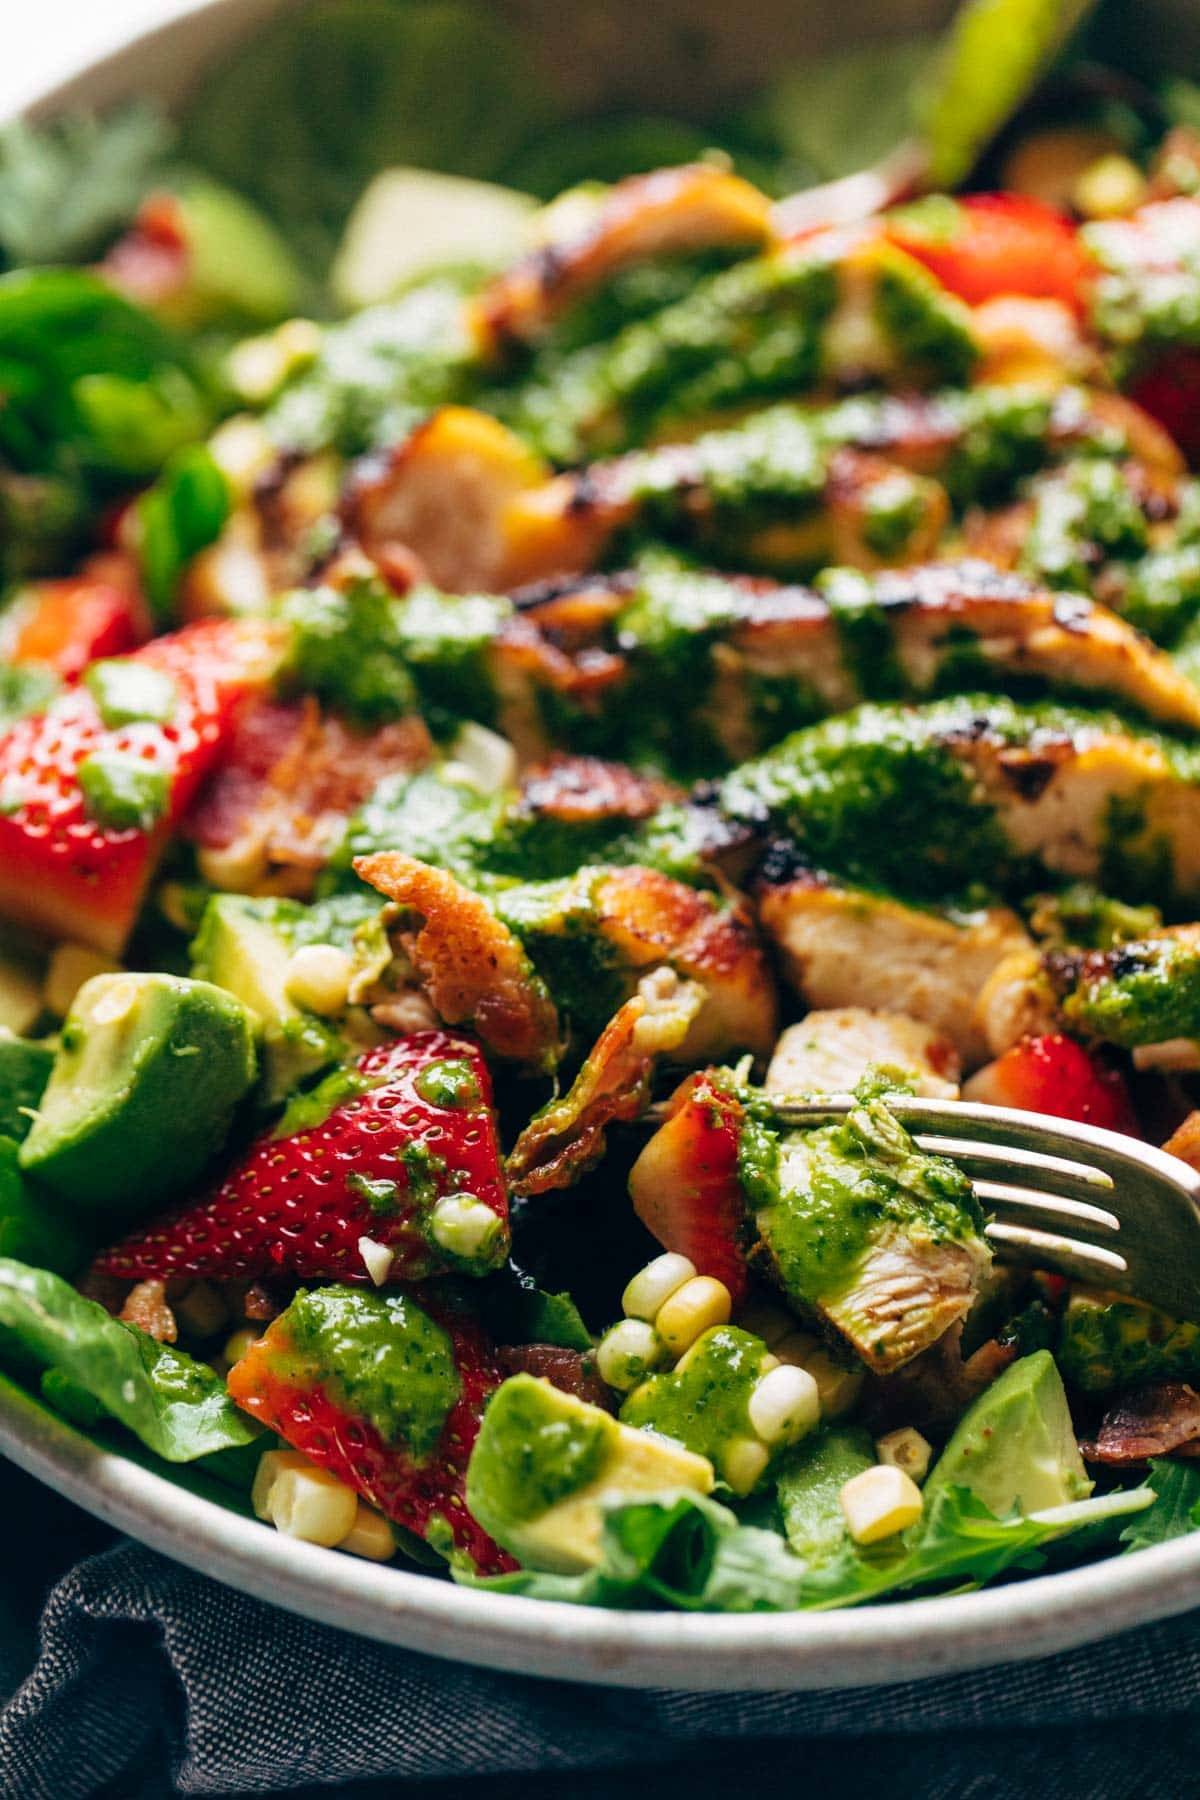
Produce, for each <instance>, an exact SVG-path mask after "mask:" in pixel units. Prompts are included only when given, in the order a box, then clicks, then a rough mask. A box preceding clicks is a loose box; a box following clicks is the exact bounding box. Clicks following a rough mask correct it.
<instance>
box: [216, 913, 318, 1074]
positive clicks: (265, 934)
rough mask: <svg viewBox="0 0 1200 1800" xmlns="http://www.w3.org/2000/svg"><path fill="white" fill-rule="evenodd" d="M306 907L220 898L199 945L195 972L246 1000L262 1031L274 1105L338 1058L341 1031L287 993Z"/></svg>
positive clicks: (265, 1072)
mask: <svg viewBox="0 0 1200 1800" xmlns="http://www.w3.org/2000/svg"><path fill="white" fill-rule="evenodd" d="M304 914H305V909H304V908H303V907H302V906H301V905H300V904H299V903H298V902H297V901H294V900H251V899H247V898H245V897H244V896H242V895H241V894H214V895H213V897H212V899H211V900H210V901H209V903H208V905H207V906H206V907H205V909H204V917H203V919H202V920H201V923H200V930H199V932H198V933H197V935H196V938H195V940H194V941H193V944H192V969H193V972H194V974H195V975H197V976H198V977H200V978H201V979H202V980H203V981H206V982H208V981H211V982H213V983H215V984H216V986H217V987H219V988H223V989H225V990H226V991H227V992H228V993H230V994H232V995H234V997H235V998H236V999H238V1000H240V1001H241V1003H242V1005H243V1006H244V1007H247V1008H248V1009H249V1011H250V1013H251V1014H252V1015H253V1018H254V1021H255V1023H256V1025H257V1027H258V1028H259V1030H260V1031H261V1034H262V1059H263V1076H264V1086H265V1093H264V1099H265V1100H266V1101H267V1103H268V1104H271V1105H273V1104H274V1103H275V1102H276V1101H279V1100H282V1099H284V1098H285V1096H286V1095H288V1094H289V1093H291V1092H292V1090H293V1089H294V1088H296V1087H298V1086H300V1085H301V1083H303V1082H304V1081H306V1080H307V1079H308V1078H309V1077H310V1076H312V1075H316V1074H317V1073H319V1072H320V1071H321V1070H322V1069H327V1068H328V1067H329V1066H330V1064H331V1063H334V1062H336V1061H337V1060H338V1058H339V1054H340V1051H341V1040H340V1038H339V1037H338V1034H337V1033H336V1032H335V1031H333V1030H332V1029H331V1028H330V1027H329V1026H328V1025H326V1024H325V1023H324V1022H323V1021H322V1020H321V1019H318V1018H317V1016H316V1014H315V1013H310V1012H305V1011H303V1010H302V1009H301V1008H300V1007H298V1006H297V1005H296V1004H295V1002H294V1001H292V1000H289V999H288V995H287V966H288V961H289V959H290V957H291V954H292V950H293V948H294V947H295V946H294V942H293V932H294V930H295V927H296V925H297V923H298V921H300V920H302V919H303V917H304Z"/></svg>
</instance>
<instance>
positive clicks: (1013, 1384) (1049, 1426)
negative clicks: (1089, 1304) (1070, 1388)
mask: <svg viewBox="0 0 1200 1800" xmlns="http://www.w3.org/2000/svg"><path fill="white" fill-rule="evenodd" d="M1092 1485H1093V1484H1092V1482H1091V1481H1089V1479H1088V1474H1087V1470H1086V1469H1085V1468H1084V1466H1083V1458H1082V1456H1081V1455H1080V1454H1079V1446H1078V1444H1077V1443H1076V1441H1075V1428H1074V1426H1073V1425H1072V1423H1071V1412H1070V1408H1069V1407H1068V1405H1067V1396H1066V1391H1065V1390H1064V1388H1063V1383H1062V1376H1061V1375H1060V1374H1059V1372H1058V1366H1057V1364H1056V1363H1055V1361H1054V1358H1053V1357H1052V1356H1051V1354H1050V1352H1049V1351H1048V1350H1035V1351H1034V1353H1033V1355H1032V1356H1023V1357H1021V1359H1020V1361H1019V1362H1015V1363H1013V1364H1012V1365H1011V1367H1009V1368H1007V1369H1006V1370H1005V1371H1004V1373H1003V1375H1001V1376H1000V1377H999V1379H998V1380H996V1381H994V1382H993V1383H992V1385H991V1387H990V1388H987V1389H985V1391H984V1392H983V1393H982V1394H980V1396H979V1398H978V1399H977V1400H976V1401H974V1402H973V1403H972V1405H971V1406H970V1407H968V1409H967V1411H966V1412H965V1413H964V1414H963V1417H962V1418H961V1419H960V1420H959V1422H958V1425H957V1427H956V1429H955V1432H954V1435H953V1437H952V1438H951V1439H950V1442H949V1443H948V1444H947V1445H946V1448H945V1449H944V1450H943V1451H942V1454H941V1456H940V1457H939V1458H938V1460H937V1463H936V1465H935V1467H934V1470H933V1473H932V1474H931V1475H930V1477H929V1480H928V1481H927V1482H926V1484H925V1508H926V1511H927V1512H928V1511H929V1509H930V1508H931V1507H932V1505H933V1503H934V1501H935V1499H936V1498H937V1496H938V1495H939V1494H941V1493H942V1492H944V1490H945V1489H947V1488H951V1487H964V1488H969V1489H970V1491H971V1492H972V1493H973V1494H974V1495H975V1497H976V1498H977V1499H979V1500H982V1502H983V1504H984V1505H985V1506H986V1507H987V1509H988V1511H989V1512H992V1513H995V1515H996V1517H997V1518H998V1519H1003V1518H1005V1517H1006V1516H1007V1515H1008V1514H1009V1513H1010V1512H1011V1511H1012V1510H1013V1508H1014V1507H1019V1508H1020V1510H1021V1511H1022V1512H1025V1513H1031V1512H1040V1511H1043V1510H1044V1509H1046V1508H1049V1507H1053V1506H1066V1505H1067V1504H1068V1503H1069V1502H1071V1501H1073V1500H1086V1499H1087V1497H1088V1495H1089V1494H1090V1493H1091V1491H1092Z"/></svg>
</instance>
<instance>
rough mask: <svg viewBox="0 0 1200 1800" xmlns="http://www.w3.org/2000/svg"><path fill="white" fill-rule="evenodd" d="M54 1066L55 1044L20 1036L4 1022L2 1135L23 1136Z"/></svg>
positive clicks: (0, 1036)
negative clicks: (39, 1042)
mask: <svg viewBox="0 0 1200 1800" xmlns="http://www.w3.org/2000/svg"><path fill="white" fill-rule="evenodd" d="M53 1066H54V1046H53V1045H52V1044H38V1043H34V1042H33V1040H32V1039H30V1038H22V1037H17V1036H16V1035H15V1033H13V1032H11V1031H9V1030H7V1028H6V1027H4V1026H2V1025H0V1134H2V1135H3V1136H4V1137H9V1138H17V1139H20V1138H23V1137H25V1136H26V1135H27V1133H28V1131H29V1125H30V1113H31V1112H32V1110H33V1108H34V1107H35V1106H36V1105H37V1103H38V1101H39V1100H40V1099H41V1097H42V1093H43V1090H44V1089H45V1086H46V1083H47V1082H48V1081H49V1079H50V1071H51V1069H52V1068H53Z"/></svg>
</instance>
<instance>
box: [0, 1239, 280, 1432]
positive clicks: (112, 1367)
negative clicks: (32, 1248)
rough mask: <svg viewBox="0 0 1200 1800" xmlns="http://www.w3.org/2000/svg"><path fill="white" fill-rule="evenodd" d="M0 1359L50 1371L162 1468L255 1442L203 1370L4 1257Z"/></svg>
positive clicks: (65, 1286) (249, 1425)
mask: <svg viewBox="0 0 1200 1800" xmlns="http://www.w3.org/2000/svg"><path fill="white" fill-rule="evenodd" d="M0 1350H2V1351H3V1353H4V1358H5V1360H6V1361H9V1360H12V1361H15V1362H18V1363H20V1362H25V1363H27V1364H28V1363H30V1362H32V1363H33V1365H34V1366H35V1367H37V1368H39V1369H41V1370H50V1369H53V1370H57V1371H58V1373H59V1374H60V1376H62V1377H63V1378H64V1379H65V1381H66V1382H69V1383H70V1384H71V1388H70V1390H68V1391H74V1390H82V1391H83V1392H84V1393H85V1394H88V1395H90V1396H91V1398H92V1399H93V1400H95V1401H97V1402H99V1404H100V1405H101V1406H102V1407H103V1408H104V1410H105V1412H106V1413H108V1414H110V1415H111V1417H112V1418H114V1419H116V1420H118V1421H119V1422H120V1423H121V1424H122V1425H124V1426H125V1427H126V1428H127V1429H128V1430H130V1431H132V1432H133V1434H134V1436H135V1437H137V1438H139V1439H140V1440H141V1442H142V1443H143V1444H144V1445H145V1446H146V1448H147V1449H148V1450H152V1451H154V1453H155V1454H156V1455H158V1456H161V1457H164V1458H165V1459H166V1460H167V1462H173V1463H182V1462H192V1461H194V1460H195V1458H196V1457H199V1456H207V1455H209V1454H211V1453H212V1452H213V1451H215V1450H227V1449H230V1448H232V1447H234V1446H236V1445H239V1444H249V1443H250V1442H252V1440H253V1439H255V1438H256V1437H257V1436H258V1435H259V1430H258V1427H257V1426H256V1425H255V1424H254V1423H253V1422H252V1421H251V1420H250V1419H248V1418H247V1417H246V1415H245V1414H244V1413H242V1412H240V1411H239V1410H238V1408H237V1407H236V1406H235V1405H234V1403H233V1401H232V1400H231V1399H230V1398H229V1396H228V1394H227V1393H226V1392H225V1385H224V1383H223V1382H222V1381H221V1379H220V1377H219V1376H218V1375H217V1374H216V1373H215V1372H214V1371H213V1370H212V1369H209V1368H207V1367H206V1366H205V1365H204V1364H203V1363H199V1362H196V1361H195V1360H194V1359H193V1358H192V1357H190V1356H187V1355H185V1354H184V1352H183V1351H181V1350H176V1349H173V1348H172V1347H171V1346H170V1345H168V1344H159V1343H156V1342H155V1340H154V1339H153V1338H152V1337H148V1336H147V1334H146V1333H145V1332H144V1331H139V1330H137V1329H136V1327H134V1326H132V1325H123V1324H122V1323H121V1321H120V1320H119V1319H114V1318H111V1317H110V1316H109V1314H108V1313H106V1312H105V1310H104V1308H103V1307H102V1306H99V1305H98V1304H97V1303H96V1301H94V1300H88V1299H85V1297H84V1296H83V1295H82V1294H80V1293H77V1292H76V1290H75V1289H74V1288H73V1287H71V1286H70V1284H69V1283H68V1282H66V1281H63V1280H62V1279H61V1278H60V1277H59V1276H57V1275H52V1274H50V1273H49V1272H48V1271H47V1270H45V1269H33V1268H29V1267H27V1266H26V1265H25V1264H24V1263H19V1262H14V1261H12V1260H11V1259H10V1258H8V1257H3V1258H0ZM52 1385H53V1384H52Z"/></svg>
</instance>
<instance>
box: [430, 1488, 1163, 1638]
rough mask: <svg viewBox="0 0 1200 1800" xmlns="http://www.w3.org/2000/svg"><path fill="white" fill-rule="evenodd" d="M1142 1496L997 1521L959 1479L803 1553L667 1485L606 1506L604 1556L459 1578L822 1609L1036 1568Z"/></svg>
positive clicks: (628, 1603) (596, 1596)
mask: <svg viewBox="0 0 1200 1800" xmlns="http://www.w3.org/2000/svg"><path fill="white" fill-rule="evenodd" d="M1147 1504H1148V1497H1147V1494H1146V1490H1145V1489H1133V1490H1131V1491H1130V1492H1128V1493H1122V1494H1110V1495H1106V1496H1104V1497H1103V1498H1102V1499H1099V1500H1086V1501H1080V1502H1079V1503H1078V1504H1077V1505H1074V1506H1071V1507H1069V1508H1066V1507H1064V1508H1056V1509H1055V1512H1054V1513H1052V1514H1049V1513H1048V1514H1044V1515H1041V1516H1039V1517H1037V1518H1023V1517H1021V1516H1020V1515H1014V1516H1013V1517H1011V1518H1008V1519H997V1518H996V1517H995V1515H994V1514H993V1513H990V1512H989V1511H988V1509H987V1507H986V1506H984V1505H983V1503H982V1501H980V1500H977V1499H976V1498H975V1496H974V1495H973V1494H971V1493H970V1492H969V1490H968V1489H966V1488H955V1487H952V1488H946V1489H943V1490H942V1492H941V1493H940V1494H939V1495H938V1496H937V1499H936V1500H935V1502H934V1504H933V1506H932V1507H931V1508H930V1509H929V1512H928V1513H927V1514H926V1516H925V1517H924V1518H923V1519H922V1521H921V1523H920V1524H919V1525H917V1526H914V1527H913V1529H912V1531H910V1532H905V1533H903V1534H901V1535H900V1536H899V1537H897V1538H894V1539H890V1540H889V1541H888V1542H887V1543H885V1544H881V1545H878V1546H875V1547H872V1548H870V1549H860V1548H859V1547H858V1546H857V1545H855V1544H853V1543H852V1542H851V1541H850V1540H849V1538H847V1540H846V1542H845V1544H844V1546H843V1547H842V1549H841V1550H840V1551H839V1552H838V1553H837V1554H835V1555H832V1556H830V1557H828V1558H827V1559H826V1560H823V1561H821V1562H818V1563H811V1562H806V1561H805V1560H804V1559H803V1558H802V1557H800V1556H797V1555H796V1554H795V1553H794V1552H793V1551H792V1550H790V1549H789V1548H788V1546H787V1544H786V1543H785V1542H784V1540H783V1539H782V1538H781V1537H780V1536H779V1534H778V1533H777V1532H775V1531H769V1530H763V1529H761V1528H760V1527H758V1526H753V1525H743V1524H741V1523H739V1521H738V1519H737V1518H736V1517H735V1515H734V1514H733V1513H732V1512H730V1511H729V1510H728V1509H727V1508H726V1507H724V1506H722V1505H720V1504H719V1502H717V1501H715V1500H711V1499H706V1498H704V1497H702V1496H700V1495H697V1494H675V1495H664V1496H663V1497H662V1498H661V1499H654V1500H645V1501H639V1502H637V1503H636V1504H633V1505H629V1506H618V1507H614V1508H613V1509H612V1510H611V1511H610V1512H609V1513H608V1515H607V1516H606V1518H605V1522H604V1558H603V1561H602V1562H601V1564H600V1565H599V1567H598V1568H595V1569H591V1570H589V1571H587V1572H586V1573H585V1574H582V1575H546V1574H539V1573H538V1572H537V1571H536V1570H532V1569H519V1570H517V1571H516V1572H515V1573H513V1574H511V1575H499V1576H494V1577H490V1578H485V1579H483V1580H474V1578H471V1577H467V1576H464V1575H462V1574H461V1573H457V1572H456V1579H459V1580H470V1581H472V1584H473V1585H477V1586H480V1587H486V1588H490V1589H494V1590H497V1591H498V1592H501V1593H508V1594H527V1595H530V1596H532V1597H533V1598H535V1599H541V1600H569V1601H573V1602H574V1603H575V1604H577V1605H583V1606H619V1607H643V1606H663V1605H665V1606H670V1607H676V1608H679V1609H682V1610H685V1611H694V1612H743V1613H744V1612H792V1611H796V1610H801V1609H802V1610H806V1611H814V1610H816V1611H827V1610H831V1609H832V1608H834V1607H841V1606H856V1605H858V1604H860V1603H861V1602H862V1601H865V1600H877V1599H880V1598H882V1597H883V1596H885V1595H888V1594H892V1593H897V1592H901V1591H908V1590H911V1589H922V1588H928V1587H935V1586H936V1587H946V1586H952V1587H963V1586H969V1587H978V1586H980V1585H982V1583H984V1582H985V1581H990V1580H991V1579H993V1577H995V1576H996V1575H999V1574H1002V1573H1003V1572H1004V1571H1005V1570H1007V1569H1013V1568H1021V1569H1025V1570H1029V1569H1036V1568H1039V1567H1041V1566H1042V1563H1043V1557H1042V1554H1041V1553H1042V1551H1043V1549H1044V1548H1045V1547H1047V1546H1049V1545H1050V1544H1052V1543H1054V1542H1056V1541H1057V1540H1058V1539H1060V1538H1062V1537H1063V1536H1065V1535H1067V1534H1068V1533H1070V1532H1072V1531H1076V1530H1080V1529H1083V1528H1085V1527H1088V1526H1091V1525H1094V1524H1096V1523H1098V1522H1099V1521H1100V1520H1101V1519H1109V1518H1115V1517H1118V1516H1119V1515H1120V1514H1121V1513H1122V1512H1133V1511H1135V1510H1138V1509H1140V1508H1143V1507H1145V1506H1146V1505H1147Z"/></svg>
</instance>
